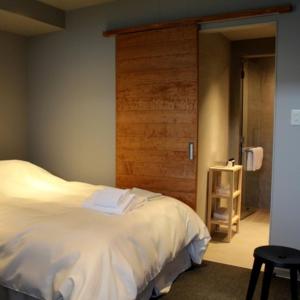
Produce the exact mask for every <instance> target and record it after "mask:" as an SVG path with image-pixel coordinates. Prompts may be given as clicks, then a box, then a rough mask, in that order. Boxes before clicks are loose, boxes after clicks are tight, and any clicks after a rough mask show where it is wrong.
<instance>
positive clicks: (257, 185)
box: [243, 57, 275, 209]
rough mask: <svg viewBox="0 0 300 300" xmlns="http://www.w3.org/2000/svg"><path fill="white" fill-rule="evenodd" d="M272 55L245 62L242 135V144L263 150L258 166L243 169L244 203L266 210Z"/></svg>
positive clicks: (269, 164) (271, 140) (273, 75)
mask: <svg viewBox="0 0 300 300" xmlns="http://www.w3.org/2000/svg"><path fill="white" fill-rule="evenodd" d="M274 91H275V58H274V57H267V58H251V59H247V60H246V63H245V78H244V122H243V123H244V126H243V127H244V134H243V135H244V138H245V142H244V145H245V146H261V147H263V149H264V159H263V165H262V168H261V169H260V170H258V171H255V172H245V176H244V205H245V206H246V207H250V208H251V207H255V208H264V209H270V200H271V175H272V154H273V153H272V152H273V149H272V147H273V116H274Z"/></svg>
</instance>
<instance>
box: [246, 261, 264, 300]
mask: <svg viewBox="0 0 300 300" xmlns="http://www.w3.org/2000/svg"><path fill="white" fill-rule="evenodd" d="M261 265H262V261H261V260H260V259H258V258H255V259H254V262H253V267H252V271H251V277H250V281H249V286H248V291H247V297H246V300H252V298H253V295H254V291H255V287H256V283H257V279H258V276H259V273H260V269H261Z"/></svg>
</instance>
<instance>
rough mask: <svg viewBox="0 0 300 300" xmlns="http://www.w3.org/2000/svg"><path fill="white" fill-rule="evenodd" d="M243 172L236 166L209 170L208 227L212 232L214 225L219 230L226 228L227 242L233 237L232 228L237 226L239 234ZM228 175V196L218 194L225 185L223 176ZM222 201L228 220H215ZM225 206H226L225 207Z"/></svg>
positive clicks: (217, 167)
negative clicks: (214, 216) (219, 188)
mask: <svg viewBox="0 0 300 300" xmlns="http://www.w3.org/2000/svg"><path fill="white" fill-rule="evenodd" d="M242 171H243V167H242V166H240V165H236V166H233V167H227V166H214V167H210V168H209V174H208V199H207V227H208V230H209V232H211V231H212V225H215V227H216V228H217V229H218V228H219V226H225V227H226V229H227V239H226V241H227V242H230V240H231V237H232V228H233V226H234V225H236V232H239V226H240V218H241V196H242ZM225 174H227V178H226V179H227V180H228V181H227V182H226V184H227V185H229V193H228V195H227V194H226V195H225V194H222V193H217V192H216V190H217V187H218V186H219V187H220V186H222V184H224V178H222V177H224V176H223V175H225ZM221 201H222V202H226V208H227V215H228V219H227V220H223V219H217V218H213V215H214V211H215V210H216V209H218V208H219V207H220V206H221ZM223 206H224V205H223Z"/></svg>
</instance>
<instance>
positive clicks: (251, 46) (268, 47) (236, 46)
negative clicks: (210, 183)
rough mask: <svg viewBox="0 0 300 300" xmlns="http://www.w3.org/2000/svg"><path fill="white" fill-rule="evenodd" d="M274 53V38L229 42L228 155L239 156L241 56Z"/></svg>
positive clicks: (237, 158)
mask: <svg viewBox="0 0 300 300" xmlns="http://www.w3.org/2000/svg"><path fill="white" fill-rule="evenodd" d="M274 53H275V38H263V39H255V40H241V41H233V42H231V74H230V112H229V113H230V118H229V136H230V138H229V156H230V157H234V158H235V160H236V161H239V158H240V126H241V90H240V89H241V84H240V83H241V62H242V57H245V56H253V55H271V54H274Z"/></svg>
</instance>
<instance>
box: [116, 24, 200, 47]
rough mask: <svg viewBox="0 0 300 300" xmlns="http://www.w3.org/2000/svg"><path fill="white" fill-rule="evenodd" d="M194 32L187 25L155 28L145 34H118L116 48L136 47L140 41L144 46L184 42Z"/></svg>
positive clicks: (189, 38) (193, 36) (192, 36)
mask: <svg viewBox="0 0 300 300" xmlns="http://www.w3.org/2000/svg"><path fill="white" fill-rule="evenodd" d="M194 39H195V34H194V32H193V31H191V30H190V28H189V27H182V28H171V29H168V30H163V31H160V30H155V31H151V32H148V33H147V35H145V34H144V33H143V32H136V33H132V34H130V35H124V36H120V37H119V38H118V48H119V49H122V50H123V49H124V48H128V47H137V46H140V45H141V43H143V45H145V46H151V45H153V44H162V43H168V44H170V43H171V42H175V43H184V42H185V41H186V40H194Z"/></svg>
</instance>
